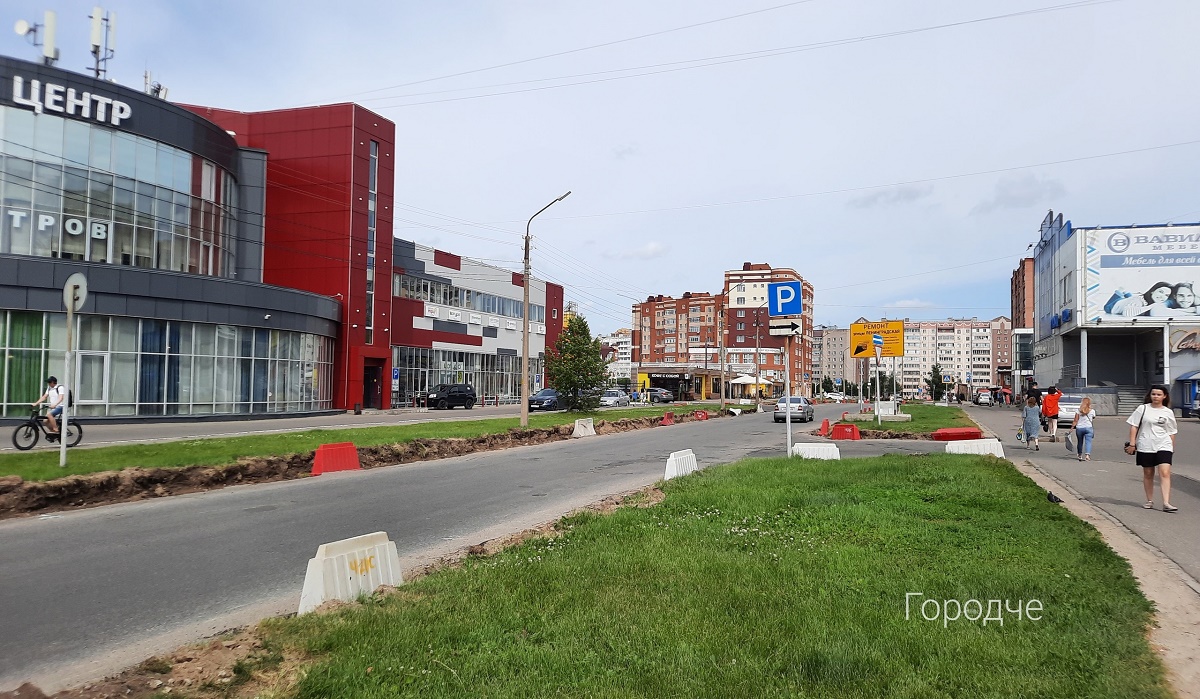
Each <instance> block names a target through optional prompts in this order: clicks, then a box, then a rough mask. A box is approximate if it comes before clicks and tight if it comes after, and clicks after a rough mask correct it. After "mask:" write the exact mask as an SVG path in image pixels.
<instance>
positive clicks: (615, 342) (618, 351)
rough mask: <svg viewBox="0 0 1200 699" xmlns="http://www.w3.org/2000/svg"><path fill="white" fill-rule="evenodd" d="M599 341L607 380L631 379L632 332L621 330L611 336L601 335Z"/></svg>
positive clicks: (627, 329)
mask: <svg viewBox="0 0 1200 699" xmlns="http://www.w3.org/2000/svg"><path fill="white" fill-rule="evenodd" d="M599 340H600V354H601V357H602V358H603V359H604V361H605V362H606V369H605V371H606V372H607V373H608V376H609V378H610V379H612V380H613V381H616V380H617V379H622V378H624V379H630V378H632V376H631V374H632V371H633V364H632V362H631V361H630V360H631V359H632V358H633V330H631V329H629V328H621V329H620V330H617V331H616V332H614V333H613V334H611V335H601V336H600V338H599Z"/></svg>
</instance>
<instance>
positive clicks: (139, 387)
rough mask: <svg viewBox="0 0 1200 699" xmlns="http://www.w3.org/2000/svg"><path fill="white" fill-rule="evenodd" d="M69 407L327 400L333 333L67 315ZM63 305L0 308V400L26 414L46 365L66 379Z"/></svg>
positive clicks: (287, 408)
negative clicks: (71, 320) (71, 319)
mask: <svg viewBox="0 0 1200 699" xmlns="http://www.w3.org/2000/svg"><path fill="white" fill-rule="evenodd" d="M76 323H77V327H76V331H75V338H76V339H75V346H76V350H75V366H74V367H73V371H72V378H71V384H72V385H71V386H70V388H71V390H72V391H73V392H74V396H75V411H76V414H78V415H82V416H102V415H110V416H116V415H202V414H212V413H288V412H298V411H308V410H328V409H330V408H331V407H332V405H333V401H332V397H333V388H332V379H333V340H332V339H331V338H328V337H323V336H320V335H313V334H309V333H299V332H289V331H283V330H269V329H265V328H248V327H240V326H234V325H213V324H209V323H185V322H177V321H165V320H149V319H146V320H139V319H137V318H125V317H109V316H99V315H81V316H77V317H76ZM66 331H67V317H66V314H64V313H42V312H33V311H0V353H2V356H3V357H4V358H5V361H4V362H3V364H0V407H2V408H3V411H2V412H3V414H4V416H6V417H27V416H28V415H29V411H30V406H29V404H30V403H32V402H33V401H35V400H37V399H38V397H39V396H41V395H42V392H43V391H44V390H45V384H44V381H45V379H46V377H47V376H50V375H53V376H56V377H58V379H59V380H60V381H64V380H65V376H64V373H65V372H64V371H63V368H64V366H65V356H66V346H67V332H66Z"/></svg>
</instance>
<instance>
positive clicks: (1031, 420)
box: [1021, 396, 1042, 451]
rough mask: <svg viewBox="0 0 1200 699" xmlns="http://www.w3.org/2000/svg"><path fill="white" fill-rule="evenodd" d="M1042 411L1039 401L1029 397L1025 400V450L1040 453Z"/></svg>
mask: <svg viewBox="0 0 1200 699" xmlns="http://www.w3.org/2000/svg"><path fill="white" fill-rule="evenodd" d="M1041 411H1042V409H1041V408H1039V407H1038V404H1037V399H1035V398H1034V397H1033V396H1029V397H1028V398H1026V399H1025V407H1024V408H1022V409H1021V423H1022V424H1021V428H1022V429H1023V430H1024V431H1025V448H1026V449H1030V448H1032V449H1033V450H1034V451H1040V448H1039V447H1038V429H1040V428H1041V426H1042V421H1041V417H1042V412H1041Z"/></svg>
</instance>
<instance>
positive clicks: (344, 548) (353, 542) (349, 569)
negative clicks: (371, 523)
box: [298, 532, 404, 614]
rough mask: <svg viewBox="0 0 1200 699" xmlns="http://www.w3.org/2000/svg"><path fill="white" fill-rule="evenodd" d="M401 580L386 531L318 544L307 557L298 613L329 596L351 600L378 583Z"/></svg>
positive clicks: (376, 586)
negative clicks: (311, 556)
mask: <svg viewBox="0 0 1200 699" xmlns="http://www.w3.org/2000/svg"><path fill="white" fill-rule="evenodd" d="M403 582H404V580H403V579H402V577H401V572H400V556H399V555H398V554H397V553H396V544H395V543H394V542H392V541H389V540H388V535H387V532H375V533H374V534H366V535H364V536H356V537H354V538H351V539H342V540H341V541H334V542H331V543H328V544H321V546H320V547H318V548H317V555H316V556H314V557H313V558H311V559H309V561H308V571H307V572H306V573H305V574H304V588H303V589H302V590H301V592H300V610H299V612H298V613H299V614H307V613H308V612H311V611H312V610H314V609H316V608H317V607H319V606H321V605H322V604H324V603H326V602H328V601H330V600H341V601H343V602H353V601H354V600H356V599H358V597H359V596H360V595H369V594H371V593H372V592H374V591H375V590H377V589H379V586H380V585H399V584H401V583H403Z"/></svg>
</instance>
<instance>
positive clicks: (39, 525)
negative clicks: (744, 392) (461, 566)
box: [0, 406, 844, 691]
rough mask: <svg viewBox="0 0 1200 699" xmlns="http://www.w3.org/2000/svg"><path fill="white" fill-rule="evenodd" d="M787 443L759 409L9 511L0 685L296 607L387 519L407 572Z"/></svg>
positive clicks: (44, 681)
mask: <svg viewBox="0 0 1200 699" xmlns="http://www.w3.org/2000/svg"><path fill="white" fill-rule="evenodd" d="M842 409H844V408H843V406H822V410H821V412H820V413H819V414H818V419H820V417H824V416H829V417H833V416H836V415H839V414H840V412H841V410H842ZM458 412H459V414H461V412H462V411H458ZM482 414H483V413H482V412H481V411H473V416H474V415H482ZM392 417H394V416H392ZM812 427H813V426H812V425H795V430H796V432H797V440H799V439H800V438H802V437H801V436H800V435H799V434H798V433H799V432H800V431H801V430H808V429H811V428H812ZM783 444H784V426H783V425H782V424H772V422H771V418H770V415H749V416H743V417H741V418H737V419H718V420H711V421H709V422H695V423H686V424H681V425H677V426H675V427H671V428H665V429H653V430H640V431H636V432H628V433H623V434H618V435H609V436H601V437H596V438H589V439H586V440H579V441H571V442H559V443H555V444H547V445H539V446H534V447H522V448H516V449H508V450H504V451H499V452H486V453H480V454H474V455H470V456H465V457H460V458H454V459H445V460H441V461H432V462H423V463H414V464H408V465H404V466H397V467H391V468H380V469H372V470H368V471H362V472H355V473H339V474H329V475H325V476H321V477H319V478H313V479H303V480H297V481H290V482H284V483H270V484H262V485H252V486H238V487H233V488H226V489H223V490H217V491H213V492H209V493H198V494H193V495H181V496H175V497H171V498H164V499H161V500H153V501H146V502H139V503H128V504H120V505H112V506H106V507H99V508H95V509H91V510H83V511H78V512H71V513H64V514H61V515H45V516H42V517H37V518H28V519H21V520H10V521H6V522H0V628H3V629H4V632H3V634H0V691H2V690H4V689H7V688H10V687H13V686H15V685H17V684H20V682H22V681H24V680H31V681H33V682H35V683H36V684H38V685H40V686H42V688H43V689H45V690H47V691H53V690H55V689H59V688H63V687H67V686H71V685H73V684H78V683H81V682H84V681H87V680H89V679H94V678H96V677H99V676H102V675H105V674H108V673H111V672H114V671H116V670H118V669H120V668H122V667H126V666H128V665H131V664H134V663H137V662H139V661H141V660H143V659H145V658H146V657H149V656H150V655H153V654H155V653H158V652H166V651H169V650H172V649H174V648H176V647H178V646H179V645H182V644H184V643H187V642H190V641H193V640H196V639H199V638H202V637H204V636H206V635H211V634H214V633H218V632H220V631H222V630H225V629H227V628H231V627H234V626H239V625H242V624H246V623H252V622H254V621H257V620H258V619H260V618H262V617H264V616H268V615H271V614H280V613H286V612H290V611H294V610H295V608H296V605H297V604H298V601H299V593H300V587H301V584H302V582H303V577H304V570H305V565H306V563H307V561H308V559H309V558H310V557H311V556H312V555H313V554H314V553H315V551H316V549H317V546H319V545H320V544H322V543H325V542H329V541H335V540H338V539H343V538H347V537H351V536H357V535H360V534H366V533H369V532H374V531H386V532H387V533H388V534H389V535H390V536H391V538H392V539H393V540H394V541H395V542H396V544H397V547H398V550H399V552H400V557H401V560H402V562H403V563H404V565H405V567H406V568H407V567H410V566H415V565H419V564H422V563H425V562H430V561H432V560H436V558H437V557H438V556H439V555H442V554H444V553H448V552H450V551H453V550H456V549H458V548H460V547H462V546H466V545H470V544H475V543H479V542H481V541H485V540H487V539H490V538H494V537H496V536H500V535H503V534H507V533H511V532H514V531H519V530H521V529H523V528H526V527H530V526H533V525H536V524H539V523H541V522H545V521H548V520H552V519H554V518H556V517H558V516H560V515H562V514H564V513H566V512H568V511H570V510H572V509H575V508H577V507H581V506H583V505H586V504H588V503H592V502H596V501H598V500H601V499H603V498H604V497H605V496H607V495H611V494H615V493H620V492H625V491H629V490H633V489H636V488H640V487H642V486H645V485H649V484H652V483H654V482H655V481H657V480H658V479H660V478H661V477H662V475H663V468H664V464H665V461H666V458H667V456H668V454H669V453H670V452H672V451H676V450H679V449H687V448H690V449H692V450H694V451H695V453H696V455H697V458H698V461H699V463H700V464H701V466H705V465H711V464H716V463H726V462H730V461H735V460H737V459H739V458H742V457H746V456H768V455H782V454H783V453H784V448H783Z"/></svg>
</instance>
